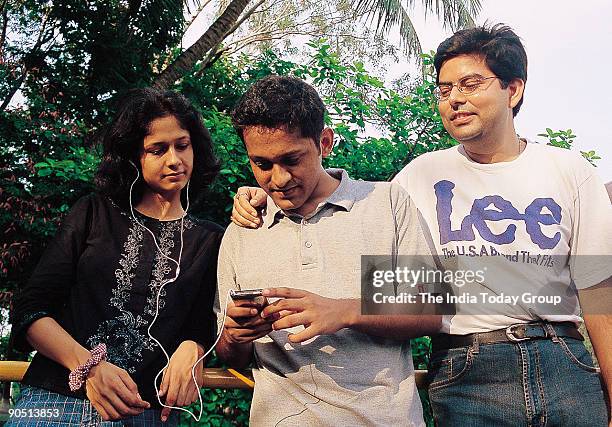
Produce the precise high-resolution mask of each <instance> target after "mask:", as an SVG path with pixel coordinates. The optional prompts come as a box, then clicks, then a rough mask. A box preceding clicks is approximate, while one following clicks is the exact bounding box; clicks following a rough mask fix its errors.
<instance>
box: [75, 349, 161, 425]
mask: <svg viewBox="0 0 612 427" xmlns="http://www.w3.org/2000/svg"><path fill="white" fill-rule="evenodd" d="M85 391H86V394H87V398H88V399H89V401H90V402H91V404H92V405H93V407H94V408H95V409H96V411H98V413H99V414H100V415H101V416H102V419H103V420H104V421H109V420H118V419H120V418H124V417H129V416H132V415H139V414H141V413H142V412H143V411H144V410H145V409H148V408H150V407H151V405H150V404H149V403H148V402H145V401H144V400H142V398H141V397H140V394H138V386H137V385H136V383H135V382H134V380H133V379H132V378H131V377H130V374H128V373H127V371H125V370H123V369H121V368H119V367H118V366H115V365H113V364H112V363H109V362H107V361H104V360H103V361H101V362H100V363H99V364H97V365H96V366H94V367H92V368H91V370H90V371H89V375H88V377H87V381H86V382H85Z"/></svg>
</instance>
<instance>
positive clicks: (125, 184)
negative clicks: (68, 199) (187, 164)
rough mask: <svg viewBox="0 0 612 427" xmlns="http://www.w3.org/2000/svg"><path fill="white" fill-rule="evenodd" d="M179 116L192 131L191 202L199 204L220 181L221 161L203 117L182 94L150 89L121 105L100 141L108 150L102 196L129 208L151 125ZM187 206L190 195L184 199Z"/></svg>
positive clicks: (101, 172)
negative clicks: (217, 156)
mask: <svg viewBox="0 0 612 427" xmlns="http://www.w3.org/2000/svg"><path fill="white" fill-rule="evenodd" d="M168 116H174V117H175V118H176V119H177V120H178V122H179V123H180V125H181V127H182V128H183V129H185V130H187V131H188V132H189V135H190V138H191V144H192V147H193V171H192V173H191V180H190V184H189V199H190V202H192V203H197V202H198V201H200V199H201V196H202V194H203V193H204V190H205V189H206V188H207V186H208V185H210V184H211V183H212V181H213V180H214V179H215V177H216V176H217V173H218V172H219V161H218V160H217V158H216V157H215V154H214V152H213V143H212V139H211V137H210V134H209V133H208V130H207V129H206V127H204V124H203V123H202V117H201V116H200V114H199V113H198V112H197V111H196V110H195V108H193V106H192V105H191V103H190V102H189V101H188V100H187V99H186V98H185V97H184V96H182V95H180V94H178V93H176V92H171V91H166V92H161V91H158V90H155V89H151V88H143V89H133V90H130V91H129V92H128V93H127V94H126V95H125V96H124V97H122V98H121V99H120V101H119V104H118V108H117V112H116V114H115V116H114V118H113V120H112V121H111V123H110V124H109V125H108V126H106V127H105V128H104V129H103V130H102V131H101V132H100V133H99V134H98V135H97V136H96V138H95V139H96V140H97V142H98V143H101V144H102V146H103V150H104V153H103V157H102V162H101V163H100V166H99V167H98V171H97V173H96V176H95V178H94V183H95V186H96V189H97V190H98V192H100V193H102V194H104V195H106V196H108V197H110V198H111V199H113V200H114V201H115V202H116V203H117V204H118V205H119V206H121V207H124V208H126V207H127V206H128V205H129V192H130V185H131V184H132V182H133V181H134V178H135V177H136V171H135V170H134V166H133V165H132V164H130V162H133V163H134V165H136V167H137V168H138V169H139V171H140V175H141V176H142V170H140V153H141V152H142V149H143V143H144V138H145V136H147V135H148V134H149V132H150V126H151V122H152V121H153V120H155V119H159V118H162V117H168ZM143 185H144V182H143V180H142V179H140V180H139V181H138V182H137V183H136V185H135V186H134V189H135V191H134V194H133V199H134V201H135V202H136V203H137V202H138V201H139V200H140V198H141V197H142V190H143ZM182 199H183V202H185V200H184V199H185V196H184V194H183V195H182Z"/></svg>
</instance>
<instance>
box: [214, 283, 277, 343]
mask: <svg viewBox="0 0 612 427" xmlns="http://www.w3.org/2000/svg"><path fill="white" fill-rule="evenodd" d="M230 297H231V298H232V301H231V302H229V303H228V307H227V318H226V320H225V327H224V329H225V330H224V333H225V334H226V336H227V338H228V339H229V341H230V342H234V343H247V342H251V341H253V340H256V339H257V338H261V337H263V336H265V335H267V334H268V333H269V332H270V331H271V330H272V326H271V324H272V321H273V320H272V319H264V318H262V317H261V315H260V313H261V311H262V310H263V309H264V308H265V307H266V306H267V305H268V301H267V299H266V297H264V296H263V294H262V289H243V290H231V291H230Z"/></svg>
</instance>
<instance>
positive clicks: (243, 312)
mask: <svg viewBox="0 0 612 427" xmlns="http://www.w3.org/2000/svg"><path fill="white" fill-rule="evenodd" d="M226 314H227V317H230V318H232V319H237V318H244V317H246V318H248V317H254V316H257V314H259V310H258V309H257V308H255V307H236V306H234V307H228V309H227V313H226Z"/></svg>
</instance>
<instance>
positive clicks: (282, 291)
mask: <svg viewBox="0 0 612 427" xmlns="http://www.w3.org/2000/svg"><path fill="white" fill-rule="evenodd" d="M263 295H264V296H265V297H271V298H304V297H305V296H306V295H310V292H308V291H304V290H302V289H295V288H266V289H264V290H263Z"/></svg>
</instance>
